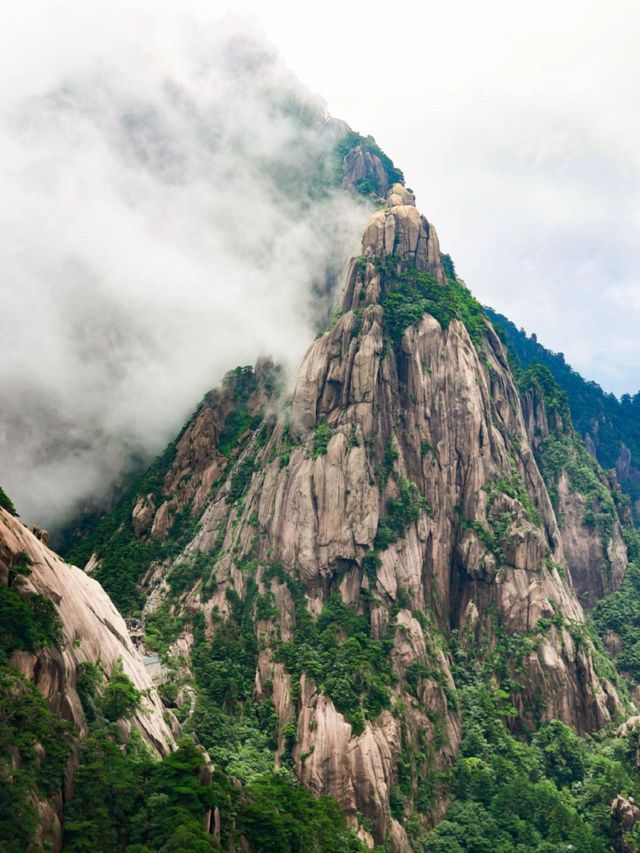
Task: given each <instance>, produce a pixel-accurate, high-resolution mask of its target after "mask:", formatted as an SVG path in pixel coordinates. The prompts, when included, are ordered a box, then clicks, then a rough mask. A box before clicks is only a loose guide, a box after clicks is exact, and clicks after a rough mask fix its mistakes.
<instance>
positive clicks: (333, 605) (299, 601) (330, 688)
mask: <svg viewBox="0 0 640 853" xmlns="http://www.w3.org/2000/svg"><path fill="white" fill-rule="evenodd" d="M271 577H277V578H278V580H279V581H280V582H281V583H284V584H286V585H287V587H288V589H289V592H290V593H291V596H292V598H293V602H294V605H295V615H296V624H295V629H294V635H293V637H292V639H291V640H289V641H287V642H283V643H280V644H279V645H278V646H277V648H276V658H277V659H278V660H280V661H282V662H283V663H284V664H285V666H286V668H287V670H288V671H289V672H290V673H291V674H292V675H293V676H294V681H297V680H298V679H299V678H300V675H301V674H302V673H303V672H304V673H306V675H307V676H308V677H309V678H313V680H314V681H315V683H316V685H317V687H318V689H319V690H321V691H322V692H323V693H325V694H326V695H327V696H329V697H330V698H331V699H332V700H333V703H334V704H335V706H336V708H337V709H338V710H339V711H340V712H341V713H342V714H343V715H344V716H345V718H346V719H347V720H348V721H349V722H350V723H351V725H352V727H353V731H354V734H359V733H360V732H361V731H362V730H363V728H364V724H365V721H366V720H367V719H375V718H376V717H377V716H378V714H380V712H381V711H382V710H383V708H388V707H389V703H390V687H391V685H392V684H393V683H394V676H393V673H392V670H391V663H390V660H389V652H390V650H391V647H392V645H393V635H394V632H395V619H392V620H391V622H390V624H389V627H388V630H387V633H386V634H385V636H384V637H383V638H382V640H374V639H372V638H371V630H370V626H369V622H368V618H367V616H364V615H361V614H359V613H356V612H354V611H353V610H351V609H350V608H349V607H347V606H346V605H344V604H342V602H341V601H340V598H339V596H332V597H331V598H330V599H329V601H328V602H327V604H326V606H325V607H324V609H323V610H322V612H321V613H320V615H319V616H318V618H317V620H314V619H313V617H312V616H311V614H310V613H309V611H308V610H307V608H306V598H305V595H304V590H303V587H302V584H301V583H300V582H299V581H297V580H295V579H294V578H291V577H290V576H289V575H287V574H286V573H285V572H284V570H283V569H282V567H280V566H278V565H277V564H273V565H272V566H270V567H269V569H268V570H267V572H266V573H265V578H267V579H270V578H271Z"/></svg>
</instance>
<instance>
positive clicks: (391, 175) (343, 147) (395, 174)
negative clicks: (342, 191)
mask: <svg viewBox="0 0 640 853" xmlns="http://www.w3.org/2000/svg"><path fill="white" fill-rule="evenodd" d="M357 146H360V148H361V149H362V150H363V152H369V153H370V154H372V155H374V156H376V157H378V158H379V159H380V161H381V163H382V167H383V169H384V171H385V174H386V177H387V181H388V183H389V185H390V186H391V185H392V184H404V175H403V174H402V172H401V171H400V169H398V168H396V166H394V164H393V161H392V160H391V158H390V157H388V156H387V155H386V154H385V153H384V151H383V150H382V149H381V148H380V147H379V146H378V144H377V143H376V141H375V139H374V138H373V137H372V136H366V137H365V136H361V135H360V134H359V133H356V132H354V131H350V132H349V133H347V134H346V135H345V136H343V137H342V139H340V140H339V142H338V143H337V144H336V146H335V148H334V156H335V158H336V171H335V178H334V181H335V183H336V185H338V186H340V185H341V184H342V180H343V178H344V171H343V165H342V164H343V160H344V158H345V157H346V156H347V154H348V153H349V152H350V151H351V150H352V149H354V148H356V147H357ZM356 190H357V191H358V192H359V193H360V194H361V195H375V196H383V195H384V191H383V188H382V186H381V184H380V180H379V178H378V177H377V175H371V176H370V177H369V178H364V179H363V180H361V181H359V182H358V183H357V184H356Z"/></svg>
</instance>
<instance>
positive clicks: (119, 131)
mask: <svg viewBox="0 0 640 853" xmlns="http://www.w3.org/2000/svg"><path fill="white" fill-rule="evenodd" d="M147 24H148V22H147V21H146V20H145V27H144V28H141V32H140V33H139V36H140V38H139V40H136V38H134V35H132V33H131V32H127V40H126V44H125V45H124V47H123V44H122V43H120V42H117V40H114V52H113V55H112V56H110V55H109V51H108V50H103V51H102V53H101V56H100V61H99V62H96V63H94V64H93V65H92V64H91V63H89V64H87V62H86V61H85V62H84V67H83V73H82V74H77V73H75V72H76V71H77V69H76V68H71V69H69V68H68V67H65V63H64V62H63V61H60V58H59V57H57V61H56V62H55V63H53V65H52V68H53V69H55V74H54V73H53V71H52V75H51V79H50V80H43V79H38V86H37V87H36V88H37V89H38V90H39V91H40V92H41V93H40V94H38V95H36V96H33V95H32V96H28V95H29V88H28V86H26V87H24V92H22V91H21V92H20V102H19V103H16V102H15V101H14V102H13V103H11V104H7V105H5V108H4V109H3V111H2V115H1V127H0V175H1V180H2V185H3V204H2V207H1V210H0V265H1V268H2V271H3V276H2V282H1V284H0V299H1V300H2V310H1V311H0V341H1V358H0V401H1V402H0V483H2V485H3V487H4V488H5V489H6V491H7V492H8V493H9V494H11V495H12V497H13V499H14V501H15V503H16V505H17V507H18V510H19V511H20V512H21V514H22V515H23V516H24V517H25V518H26V519H27V520H28V521H32V522H38V523H41V524H46V525H55V524H57V523H59V522H60V521H62V520H64V518H65V517H66V516H67V515H68V514H69V513H70V512H71V511H73V510H74V509H75V508H76V507H77V506H78V504H79V502H82V501H83V500H85V499H86V498H88V497H90V496H94V495H96V494H100V493H101V492H103V491H104V490H105V489H106V488H108V486H109V485H110V483H111V482H112V481H113V479H114V477H115V476H117V474H118V473H119V472H120V471H121V469H122V467H123V466H124V465H126V464H127V461H128V460H130V459H131V458H132V456H134V455H136V454H137V455H147V456H148V455H149V454H152V453H155V452H158V451H159V450H160V449H161V448H162V446H163V445H164V443H165V442H166V441H167V439H168V438H170V437H171V436H172V435H173V434H174V433H175V431H176V430H177V428H178V427H179V426H180V424H181V423H182V422H183V421H184V419H185V417H186V416H187V414H188V413H189V412H190V411H191V410H192V409H193V408H194V405H195V403H196V402H197V401H198V399H199V398H200V397H201V396H202V394H203V393H204V392H205V391H206V390H207V389H208V388H209V387H211V386H213V385H214V384H215V383H216V382H217V381H219V379H220V378H221V376H222V375H223V374H224V373H225V372H226V371H227V370H228V369H230V368H232V367H233V366H235V365H236V364H238V363H243V364H244V363H252V362H253V361H254V360H255V359H256V357H257V356H259V355H260V354H263V353H268V354H271V355H272V356H273V357H274V358H276V359H277V360H280V361H282V362H284V363H285V364H286V365H289V366H293V365H295V363H296V362H297V361H298V359H299V358H300V356H301V354H302V353H303V351H304V349H305V347H306V346H307V345H308V343H309V340H310V338H311V336H312V333H313V330H314V328H315V327H316V326H317V323H318V320H319V318H320V317H321V315H322V313H323V312H324V311H326V310H327V305H328V301H329V300H330V294H331V288H332V284H333V283H334V281H335V277H336V276H337V275H338V273H339V271H340V270H339V266H340V264H341V262H342V261H343V260H346V258H347V257H348V255H349V254H351V253H353V250H354V249H356V246H357V238H358V236H359V233H360V231H361V229H362V225H363V224H364V222H365V221H366V217H367V213H368V211H367V208H366V207H365V206H364V205H363V204H362V203H358V202H356V201H355V200H353V199H350V198H349V197H347V196H346V195H345V194H344V193H343V192H339V191H335V192H333V193H330V194H328V195H327V194H326V193H323V192H320V191H319V189H318V186H317V185H316V184H314V178H317V179H318V180H319V179H320V178H326V177H327V171H326V170H328V169H331V168H333V167H334V164H332V161H331V159H330V157H329V156H328V152H329V151H330V148H331V138H330V129H328V128H327V125H326V124H325V123H324V122H323V116H324V110H323V105H322V103H320V102H318V101H317V99H315V98H314V97H313V96H311V95H310V94H309V93H308V92H306V91H305V90H304V89H303V88H302V87H301V86H300V85H299V84H298V83H297V81H296V80H295V78H293V77H292V76H291V74H290V73H289V72H288V71H287V70H286V69H285V68H284V67H283V66H282V64H281V63H280V61H279V60H278V58H277V56H276V55H275V54H274V53H273V51H272V50H271V49H270V48H269V47H267V46H265V44H263V43H262V42H261V41H260V40H259V39H258V37H257V36H256V34H255V32H250V33H247V32H246V28H245V26H244V25H241V24H239V22H238V21H237V20H234V19H231V18H225V19H224V20H221V21H219V22H218V23H217V24H216V26H215V27H212V28H211V29H210V30H208V31H207V32H202V31H199V30H198V29H197V28H196V27H189V26H187V27H180V28H177V27H175V26H172V27H171V28H166V27H163V26H162V25H157V26H154V27H151V28H150V29H147ZM116 46H117V48H118V49H117V50H115V47H116ZM84 59H86V58H84Z"/></svg>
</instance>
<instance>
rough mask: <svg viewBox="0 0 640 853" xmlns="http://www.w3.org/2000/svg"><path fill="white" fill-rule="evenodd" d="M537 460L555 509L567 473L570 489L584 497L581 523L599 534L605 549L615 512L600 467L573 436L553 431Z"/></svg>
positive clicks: (615, 517) (613, 523)
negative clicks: (562, 475)
mask: <svg viewBox="0 0 640 853" xmlns="http://www.w3.org/2000/svg"><path fill="white" fill-rule="evenodd" d="M537 458H538V463H539V465H540V470H541V473H542V476H543V477H544V480H545V483H546V485H547V489H548V490H549V496H550V497H551V501H552V503H553V505H554V507H555V508H556V509H558V502H559V497H558V482H559V479H560V475H561V473H562V472H563V471H566V472H567V475H568V477H569V482H570V484H571V488H572V489H573V490H574V491H576V492H580V494H581V495H583V497H584V502H585V511H584V519H583V521H584V523H585V524H586V525H587V526H588V527H595V528H596V529H597V530H599V531H600V533H601V534H602V541H603V544H604V545H605V546H606V543H607V542H608V541H609V539H610V538H611V536H612V535H613V532H614V528H615V524H616V521H617V518H618V513H617V510H616V506H615V503H614V500H613V496H612V494H611V490H610V489H609V486H608V484H607V482H606V480H605V478H604V475H603V474H602V471H601V469H600V466H599V465H598V463H597V462H596V460H595V459H594V458H593V456H591V454H590V453H589V451H588V450H587V449H586V447H585V446H584V445H583V444H582V442H581V441H580V440H579V439H578V438H577V437H576V436H572V435H562V434H560V433H558V432H554V433H552V434H551V435H549V436H548V437H547V438H545V439H544V441H543V442H542V445H541V447H540V450H539V453H538V454H537Z"/></svg>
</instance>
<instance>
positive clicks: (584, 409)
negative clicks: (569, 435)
mask: <svg viewBox="0 0 640 853" xmlns="http://www.w3.org/2000/svg"><path fill="white" fill-rule="evenodd" d="M486 310H487V314H488V315H489V317H490V319H491V321H492V323H494V325H496V326H498V327H500V328H501V329H503V330H504V333H505V337H506V342H507V344H508V346H509V348H510V349H511V350H512V351H513V352H514V353H515V354H516V355H517V357H518V359H519V360H520V363H521V364H522V366H523V367H525V368H526V367H529V366H530V365H531V364H534V363H535V362H538V363H540V364H543V365H545V367H548V368H549V370H550V371H551V373H552V374H553V375H554V377H555V379H556V381H557V382H558V384H559V385H560V387H561V388H563V389H564V391H565V392H566V394H567V397H568V398H569V407H570V409H571V419H572V421H573V423H574V425H575V427H576V429H577V430H578V432H579V433H580V434H581V435H582V436H583V437H584V439H585V442H586V444H587V447H588V448H589V449H590V450H591V451H592V452H594V453H595V455H596V457H597V459H598V462H599V463H600V464H601V465H602V466H603V467H604V468H615V469H616V473H617V475H618V480H619V482H620V485H621V486H622V489H623V490H624V491H625V492H626V493H627V494H628V495H629V496H630V498H631V501H632V504H633V512H634V517H635V520H636V523H637V522H638V520H639V519H640V391H639V392H638V393H637V394H635V396H633V397H631V396H630V395H628V394H624V395H623V396H622V398H621V399H620V400H618V399H617V397H616V396H615V395H614V394H607V393H606V392H605V391H603V390H602V388H601V387H600V386H599V385H598V383H597V382H593V381H589V380H586V379H583V378H582V376H580V374H579V373H576V371H575V370H574V369H573V368H572V367H571V366H570V365H568V364H567V362H566V361H565V358H564V355H563V354H562V353H556V352H552V351H551V350H549V349H546V348H545V347H544V346H542V344H540V343H539V342H538V339H537V337H536V335H535V334H532V335H530V336H529V335H527V334H526V332H525V331H524V330H522V329H518V328H517V327H516V326H515V325H514V324H513V323H512V322H511V321H510V320H508V319H507V318H506V317H505V316H504V315H502V314H499V313H498V312H497V311H494V310H493V309H491V308H487V309H486Z"/></svg>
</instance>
